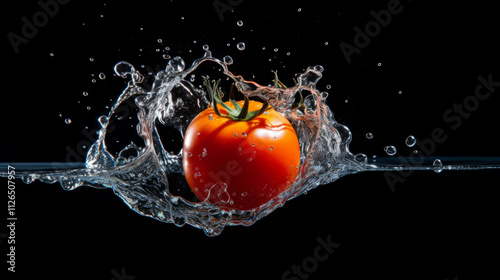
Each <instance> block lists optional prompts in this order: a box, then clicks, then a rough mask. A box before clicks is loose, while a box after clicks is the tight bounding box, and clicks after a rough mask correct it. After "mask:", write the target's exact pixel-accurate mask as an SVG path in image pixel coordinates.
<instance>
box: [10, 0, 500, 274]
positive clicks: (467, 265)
mask: <svg viewBox="0 0 500 280" xmlns="http://www.w3.org/2000/svg"><path fill="white" fill-rule="evenodd" d="M10 2H14V1H10ZM200 2H201V1H198V2H195V1H177V0H173V1H134V2H127V3H125V2H124V1H105V4H103V3H95V2H91V1H77V0H73V1H70V2H69V3H68V4H65V5H59V6H60V7H59V11H58V12H57V13H56V14H55V15H54V16H53V17H50V18H49V19H48V21H47V23H46V24H44V25H43V26H42V27H40V28H38V30H37V32H35V33H36V34H35V35H34V36H33V38H30V39H29V40H28V42H27V43H26V44H21V45H20V46H19V51H18V53H15V52H14V50H13V47H12V45H11V43H10V42H9V40H8V36H7V34H8V33H9V32H13V33H16V34H19V35H20V34H21V29H22V26H23V22H22V20H21V19H22V18H23V17H26V18H28V19H30V20H31V19H32V17H33V14H35V13H36V12H38V11H40V10H41V8H40V6H39V5H38V4H37V2H36V1H18V2H16V3H8V4H4V6H3V7H2V9H3V18H5V21H4V24H3V27H2V28H4V30H3V31H2V32H3V34H4V37H3V38H4V39H3V41H2V42H3V44H2V46H3V50H4V51H3V53H4V55H3V62H2V66H3V67H2V68H3V74H2V76H3V79H2V81H3V85H2V93H1V94H2V105H3V109H2V110H1V112H0V114H1V120H2V123H3V129H2V132H0V133H1V137H0V152H1V154H0V162H32V161H34V162H37V161H49V162H52V161H60V162H64V161H83V160H84V155H85V152H86V150H85V149H83V148H82V145H86V146H87V149H88V146H89V144H90V142H89V137H90V139H91V138H92V137H93V134H92V133H89V131H92V130H93V129H96V128H98V123H97V121H96V120H97V118H98V116H100V115H104V114H107V112H108V109H107V108H106V107H105V106H110V105H112V104H113V100H114V99H116V97H117V96H118V95H119V93H120V92H121V90H123V89H124V87H125V80H123V79H121V78H117V77H114V76H113V66H114V65H115V63H117V62H118V61H122V60H125V61H128V62H130V63H132V64H134V65H135V67H136V68H137V69H140V70H141V72H142V73H144V74H146V73H147V72H148V71H149V72H153V74H154V72H155V71H158V70H160V69H163V68H164V67H165V66H166V63H167V61H168V60H166V59H164V58H163V57H162V56H163V55H164V54H168V55H170V56H172V57H173V56H175V55H180V56H182V57H183V58H184V60H185V61H186V63H187V65H189V64H190V63H191V62H192V61H193V60H194V59H196V58H199V57H201V56H202V55H203V50H202V45H204V44H208V45H209V46H210V49H211V50H212V53H213V55H214V56H215V57H219V58H222V57H223V56H225V55H231V56H232V57H233V59H234V65H232V66H230V70H231V71H233V73H235V74H241V75H243V76H245V77H246V78H247V79H254V80H255V81H257V82H259V83H261V84H267V83H270V81H271V79H272V78H273V76H272V73H271V72H270V70H276V69H278V70H279V74H280V78H281V80H282V81H283V82H284V83H285V84H288V85H290V84H292V83H293V82H292V77H293V76H294V74H295V73H299V72H302V71H303V70H304V69H305V68H306V67H308V66H313V65H323V66H324V68H325V71H324V76H323V79H322V80H321V81H320V82H319V84H318V88H319V89H320V90H325V91H328V92H329V97H328V104H329V106H330V107H331V108H332V110H333V112H334V113H335V117H336V119H337V120H338V121H339V122H340V123H343V124H345V125H347V126H348V127H349V128H350V129H351V131H352V133H353V142H352V144H351V151H353V152H354V153H359V152H363V153H366V154H367V155H368V156H369V157H372V156H373V155H376V156H379V157H380V156H384V151H383V147H384V146H386V145H395V146H396V147H397V148H398V155H401V156H408V155H409V154H410V153H411V151H412V150H414V149H417V150H418V148H417V147H414V148H408V147H406V146H405V145H404V139H405V138H406V137H407V136H408V135H410V134H411V135H415V137H416V138H417V139H420V140H423V139H428V138H429V137H430V135H431V131H432V130H433V129H435V128H442V129H443V130H444V131H445V133H446V136H447V140H446V141H445V142H444V143H441V144H437V145H436V149H435V151H433V152H432V153H431V154H428V155H429V156H435V157H436V158H437V157H439V156H457V155H464V156H500V150H499V148H498V141H497V140H498V136H497V135H498V132H497V128H498V121H499V120H500V118H499V116H498V108H499V104H500V99H499V97H498V93H499V91H500V90H498V88H497V91H496V92H494V93H492V94H491V96H490V97H489V98H488V99H487V100H484V101H481V102H480V104H479V107H478V108H477V109H475V110H473V111H472V112H471V113H470V116H469V117H468V118H463V119H462V120H463V122H462V123H461V125H460V126H459V127H458V128H457V129H456V130H453V129H452V128H451V125H452V124H453V123H449V122H446V120H444V119H443V113H444V112H446V111H447V110H449V109H450V108H453V105H454V104H462V103H463V101H464V100H465V99H467V98H468V97H470V96H472V95H473V94H474V90H475V88H476V86H477V85H478V84H479V82H478V79H477V78H478V76H483V77H488V75H490V74H491V75H492V79H493V80H494V81H500V71H499V62H500V59H499V57H500V55H499V54H498V50H499V49H500V43H499V40H498V27H499V24H498V13H497V10H496V6H495V5H494V4H493V3H491V2H490V4H486V3H481V2H479V1H474V2H473V3H472V2H460V3H458V2H454V3H446V4H445V3H440V4H437V3H435V2H433V1H401V2H400V5H401V7H402V11H401V12H400V13H399V14H397V15H392V17H391V21H390V23H389V24H388V25H387V26H386V27H383V28H381V30H380V32H378V33H377V34H376V36H374V38H372V39H371V41H370V43H369V44H368V45H367V46H366V47H364V48H362V49H361V52H360V53H359V54H353V55H352V57H351V58H352V61H351V63H347V61H346V58H345V57H344V55H343V54H342V51H341V49H340V48H339V44H340V43H341V42H346V43H349V44H351V45H354V39H353V38H354V35H355V31H354V27H356V26H357V27H359V28H361V29H364V27H365V25H366V24H367V23H369V22H371V21H373V17H372V15H371V14H370V11H372V10H374V11H376V12H377V11H379V10H381V9H387V4H388V2H390V1H365V2H362V1H332V2H328V3H327V2H325V1H304V2H303V3H292V2H290V1H274V2H273V3H272V4H271V3H270V2H271V1H249V0H245V1H229V2H232V3H233V4H237V5H235V6H234V10H233V11H232V12H231V11H225V12H224V13H222V16H223V20H221V18H219V14H220V12H219V14H218V12H217V11H216V9H215V8H214V5H213V3H214V2H217V1H204V3H200ZM220 2H222V3H226V1H223V0H221V1H220ZM240 2H241V3H240ZM485 2H486V1H485ZM298 8H301V11H300V12H299V11H298ZM101 15H102V17H101ZM238 20H242V21H243V23H244V24H243V26H238V25H237V24H236V22H237V21H238ZM141 28H142V30H141ZM158 39H162V43H158ZM238 42H245V44H246V49H245V50H244V51H239V50H237V49H236V44H237V43H238ZM325 42H328V44H326V43H325ZM228 44H229V46H228ZM165 47H169V48H170V50H169V51H168V52H167V51H165ZM263 47H265V50H263ZM275 48H277V49H278V51H277V52H275V51H274V49H275ZM156 49H159V52H157V51H156ZM287 52H290V55H287ZM51 53H52V54H53V56H51V55H50V54H51ZM90 58H93V61H91V60H90ZM378 63H381V65H380V66H378ZM141 65H144V67H141ZM148 69H149V70H148ZM101 72H103V73H105V74H106V79H104V80H101V79H99V78H98V77H97V76H98V74H99V73H101ZM92 75H94V76H92ZM253 76H255V78H253ZM93 78H95V79H96V82H95V83H92V81H91V80H92V79H93ZM328 85H330V86H331V89H329V90H327V89H326V88H327V86H328ZM84 91H87V92H88V93H89V94H88V96H83V94H82V92H84ZM399 91H401V92H402V93H401V94H399V93H398V92H399ZM346 101H347V102H346ZM87 106H90V107H91V109H90V110H87V109H86V107H87ZM60 115H61V116H60ZM66 118H70V119H71V120H72V123H71V124H65V123H64V119H66ZM85 127H88V129H85ZM368 132H371V133H373V135H374V138H373V139H371V140H368V139H366V137H365V134H366V133H368ZM132 134H133V133H129V132H123V131H116V133H115V134H114V136H113V137H115V139H119V142H118V143H115V145H117V146H119V148H121V147H123V146H120V145H125V144H127V143H128V142H129V141H130V140H129V139H128V138H127V137H129V136H130V135H132ZM88 135H90V136H88ZM113 142H116V141H113ZM421 152H422V151H421ZM384 174H385V173H382V172H380V173H363V174H357V175H352V176H347V177H345V178H342V179H340V180H338V181H336V182H334V183H331V184H328V185H324V186H320V187H318V188H317V189H315V190H313V191H311V192H309V193H308V194H307V195H302V196H300V197H298V198H296V199H294V200H292V201H289V202H287V204H286V205H285V206H284V207H283V208H280V209H278V210H277V211H275V212H274V213H272V214H271V215H269V216H268V217H266V218H264V219H262V220H260V221H258V222H257V223H256V224H255V225H253V226H251V227H227V228H226V229H225V230H224V231H223V233H222V234H221V235H220V236H218V237H212V238H211V237H207V236H205V235H204V233H203V232H202V231H201V230H198V229H195V228H193V227H191V226H189V225H186V226H184V227H182V228H178V227H176V226H174V225H171V224H164V223H161V222H158V221H156V220H153V219H149V218H146V217H143V216H140V215H138V214H136V213H135V212H133V211H131V210H129V209H128V207H127V206H126V205H125V204H124V203H123V202H122V201H121V200H120V199H119V198H118V197H116V196H115V195H114V194H113V193H112V191H110V190H96V189H92V188H86V187H81V188H79V189H77V190H75V191H70V192H67V191H64V190H63V189H62V188H60V186H59V185H58V184H55V185H47V184H42V183H40V182H35V183H32V184H30V185H25V184H23V183H22V182H21V181H20V180H18V181H17V189H16V208H17V209H16V211H17V217H18V221H17V227H16V270H17V272H16V274H15V276H18V277H19V276H22V275H31V277H34V276H35V277H50V278H54V279H62V278H64V279H106V280H107V279H113V278H115V279H118V278H117V277H116V275H115V274H114V273H113V271H116V272H118V274H121V272H122V269H125V270H124V271H125V272H126V274H127V275H132V276H135V278H134V279H137V280H140V279H172V278H174V279H176V277H177V278H179V277H181V276H179V275H182V277H183V278H187V279H206V278H209V277H210V278H213V277H217V278H218V279H256V278H257V279H281V277H282V275H283V273H284V272H285V271H286V270H288V269H291V267H292V266H293V265H301V264H302V262H303V260H304V259H306V258H308V257H310V256H312V255H313V251H314V249H315V248H316V246H318V244H319V243H318V242H317V238H318V237H319V238H322V239H325V240H326V238H327V236H330V238H331V240H332V241H333V242H336V243H339V244H341V245H340V247H339V248H338V249H335V251H334V253H333V254H331V255H330V256H329V258H328V259H327V260H326V261H323V262H319V264H318V267H317V269H315V271H313V272H311V273H308V277H309V278H308V279H373V278H375V279H378V278H380V279H439V280H444V279H460V280H462V279H486V277H489V278H495V277H494V276H497V277H498V274H499V273H498V265H497V264H498V254H497V252H498V249H499V248H498V247H499V246H498V245H499V244H498V243H499V242H498V236H499V231H498V229H497V228H496V226H495V225H496V224H498V213H499V206H498V196H497V195H496V192H495V191H494V190H495V189H496V188H498V181H497V180H496V179H497V178H498V174H499V173H498V171H474V172H473V171H467V172H465V171H455V172H452V171H444V172H442V173H440V174H436V173H434V172H432V171H428V172H418V173H414V174H413V175H411V176H409V177H407V178H405V180H404V183H399V184H397V185H395V189H391V188H390V187H389V184H388V183H387V181H386V178H385V177H384ZM1 182H2V184H3V185H4V187H6V185H7V183H6V180H5V179H2V180H1ZM2 197H4V198H2V201H6V194H5V196H4V195H2ZM2 205H4V206H5V205H6V202H4V203H3V204H2ZM5 207H6V206H5ZM2 212H5V211H2ZM4 223H6V222H4ZM2 228H3V227H2ZM6 231H7V229H3V230H1V231H0V233H3V232H6ZM0 248H1V249H0V251H1V254H2V257H1V259H2V265H1V267H2V273H3V272H4V271H6V269H7V265H6V263H5V261H4V259H5V257H6V256H5V255H6V254H7V242H6V239H1V243H0ZM8 275H9V277H10V278H7V279H11V278H12V277H13V274H8ZM2 279H3V278H2ZM12 279H14V278H12ZM130 279H131V278H130ZM290 279H293V278H290Z"/></svg>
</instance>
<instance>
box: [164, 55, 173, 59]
mask: <svg viewBox="0 0 500 280" xmlns="http://www.w3.org/2000/svg"><path fill="white" fill-rule="evenodd" d="M163 58H164V59H170V58H171V56H170V55H168V54H164V55H163Z"/></svg>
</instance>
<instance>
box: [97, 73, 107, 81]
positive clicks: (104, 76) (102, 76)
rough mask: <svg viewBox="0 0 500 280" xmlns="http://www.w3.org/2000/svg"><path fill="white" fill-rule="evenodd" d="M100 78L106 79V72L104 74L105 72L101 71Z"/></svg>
mask: <svg viewBox="0 0 500 280" xmlns="http://www.w3.org/2000/svg"><path fill="white" fill-rule="evenodd" d="M99 79H101V80H104V79H106V74H104V73H103V72H101V73H99Z"/></svg>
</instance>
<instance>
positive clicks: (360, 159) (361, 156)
mask: <svg viewBox="0 0 500 280" xmlns="http://www.w3.org/2000/svg"><path fill="white" fill-rule="evenodd" d="M354 160H355V161H357V162H361V163H366V162H367V160H368V157H367V156H366V155H365V154H361V153H360V154H357V155H355V156H354Z"/></svg>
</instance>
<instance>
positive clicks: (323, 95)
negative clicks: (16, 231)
mask: <svg viewBox="0 0 500 280" xmlns="http://www.w3.org/2000/svg"><path fill="white" fill-rule="evenodd" d="M327 97H328V92H326V91H323V92H321V99H323V100H325V99H326V98H327Z"/></svg>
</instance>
